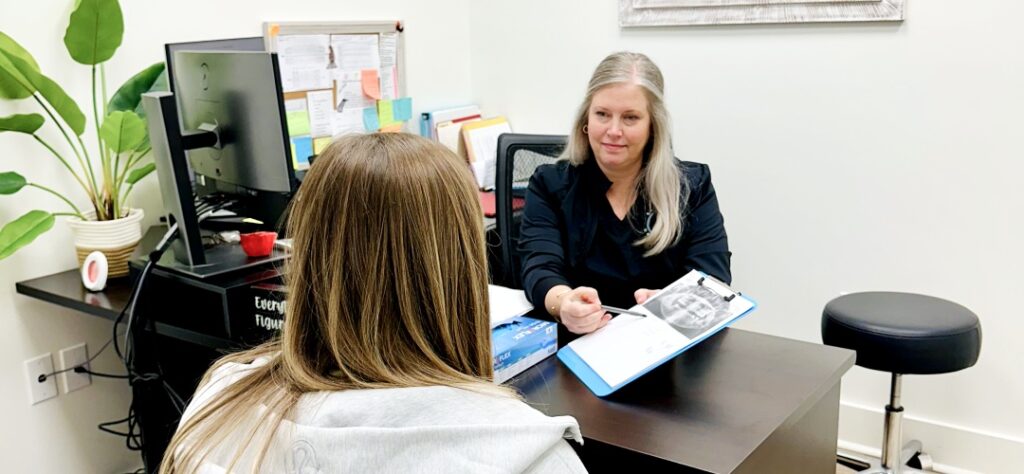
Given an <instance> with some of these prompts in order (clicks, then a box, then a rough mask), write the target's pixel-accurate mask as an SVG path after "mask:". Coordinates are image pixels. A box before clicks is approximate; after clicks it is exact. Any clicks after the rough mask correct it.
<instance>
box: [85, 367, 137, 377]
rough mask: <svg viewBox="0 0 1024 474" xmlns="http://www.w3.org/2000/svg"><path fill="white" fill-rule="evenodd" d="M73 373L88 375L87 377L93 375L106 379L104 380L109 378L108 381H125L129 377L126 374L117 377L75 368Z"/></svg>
mask: <svg viewBox="0 0 1024 474" xmlns="http://www.w3.org/2000/svg"><path fill="white" fill-rule="evenodd" d="M75 373H76V374H89V375H93V376H96V377H106V378H109V379H127V378H128V377H129V375H127V374H125V375H117V374H107V373H103V372H94V371H92V370H89V369H87V368H85V367H75Z"/></svg>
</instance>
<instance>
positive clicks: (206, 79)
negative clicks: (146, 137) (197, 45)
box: [143, 50, 298, 277]
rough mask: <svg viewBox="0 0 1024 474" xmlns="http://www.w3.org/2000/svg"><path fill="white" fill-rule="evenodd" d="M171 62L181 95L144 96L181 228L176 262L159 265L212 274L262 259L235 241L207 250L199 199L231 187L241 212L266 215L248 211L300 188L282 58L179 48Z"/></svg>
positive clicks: (172, 212)
mask: <svg viewBox="0 0 1024 474" xmlns="http://www.w3.org/2000/svg"><path fill="white" fill-rule="evenodd" d="M173 63H174V69H173V72H172V76H171V78H172V81H173V82H175V83H176V84H177V86H176V91H177V92H176V93H169V92H160V93H148V94H145V95H144V97H143V104H144V107H145V108H146V113H147V116H148V117H149V129H150V140H151V142H152V144H153V151H154V162H155V164H156V166H157V175H158V179H159V180H160V188H161V193H162V195H163V198H164V204H165V206H166V207H167V209H168V211H169V215H168V217H169V220H170V222H171V223H172V224H176V225H178V228H179V238H178V241H177V242H175V244H174V246H172V249H171V252H169V254H171V255H172V256H173V259H172V260H170V261H168V262H165V261H163V260H162V261H161V262H160V264H161V265H164V266H171V267H173V268H174V269H176V270H180V271H183V272H184V273H187V274H190V275H192V276H196V277H206V276H213V275H216V274H221V273H224V272H227V271H231V270H233V269H236V268H244V267H248V266H252V265H255V264H258V263H262V262H259V261H254V260H253V259H248V258H246V257H245V255H244V253H242V251H241V249H240V248H238V246H237V245H229V246H219V247H213V248H209V249H204V246H203V244H202V238H201V233H200V226H199V218H200V217H201V215H200V213H199V212H197V208H196V204H195V198H196V197H197V196H201V195H203V194H205V193H207V192H210V191H211V189H212V190H214V191H218V192H225V193H227V194H229V195H231V196H229V197H233V198H237V199H235V200H236V201H237V202H238V203H239V204H240V205H238V206H236V208H235V209H236V210H237V211H239V214H240V215H241V216H246V217H256V218H257V219H260V216H259V215H258V214H256V213H253V212H249V211H266V209H261V204H260V203H265V202H267V199H266V197H267V196H271V200H275V199H276V200H277V201H278V202H284V203H287V201H288V200H289V199H290V197H291V196H292V194H293V193H294V191H295V190H296V189H297V188H298V180H297V179H296V177H295V172H294V169H293V168H292V159H291V150H290V147H289V146H288V141H287V140H288V139H287V130H286V126H285V123H286V122H285V115H284V103H283V94H282V92H281V81H280V73H279V68H278V63H277V55H276V54H273V53H268V52H251V51H231V52H229V51H187V50H181V51H175V52H174V60H173ZM179 124H180V125H179ZM190 168H191V170H194V171H195V173H196V175H197V176H196V179H195V183H193V181H192V179H191V177H190V173H189V169H190ZM205 178H210V180H209V181H211V182H212V183H213V186H211V185H210V183H205V182H204V181H206V179H205ZM193 184H195V186H194V185H193ZM199 187H204V188H205V189H204V190H203V191H202V192H197V188H199ZM283 210H284V206H280V209H279V212H278V214H280V213H281V212H283ZM260 220H263V219H260ZM274 221H276V217H275V218H274V219H273V220H272V221H271V223H275V222H274ZM280 257H283V256H280Z"/></svg>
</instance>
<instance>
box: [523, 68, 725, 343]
mask: <svg viewBox="0 0 1024 474" xmlns="http://www.w3.org/2000/svg"><path fill="white" fill-rule="evenodd" d="M663 91H664V80H663V79H662V75H661V71H660V70H659V69H658V67H657V66H656V65H655V64H654V63H653V62H651V60H650V59H649V58H647V56H644V55H642V54H638V53H615V54H612V55H610V56H608V57H607V58H605V59H604V60H603V61H601V63H600V64H599V65H598V66H597V69H596V70H595V71H594V74H593V76H592V77H591V79H590V84H589V86H588V89H587V95H586V97H585V99H584V101H583V104H582V105H581V106H580V109H579V112H578V114H577V117H576V121H575V126H574V127H573V132H572V133H570V135H569V138H568V143H567V145H566V149H565V151H564V153H563V154H562V157H561V158H562V160H560V161H559V162H558V163H555V164H551V165H544V166H541V167H540V168H538V169H537V171H536V172H535V173H534V175H533V177H532V178H531V179H530V185H529V188H528V190H527V195H526V207H525V208H524V211H523V219H522V224H521V228H520V235H519V251H520V253H521V255H522V272H523V286H524V289H525V290H526V294H527V297H528V298H529V299H530V301H531V302H532V303H533V304H534V305H535V306H540V305H543V306H544V308H545V309H547V311H548V313H549V314H551V315H552V316H553V317H554V318H555V319H556V320H557V321H559V322H561V323H562V324H564V325H565V326H566V328H568V329H569V330H570V331H572V332H574V333H577V334H585V333H589V332H592V331H594V330H597V329H598V328H600V327H602V326H603V325H604V324H605V323H607V321H608V320H609V319H610V318H611V316H610V315H609V314H607V313H605V312H604V311H603V310H602V309H601V307H600V306H601V304H608V305H613V306H620V307H629V306H632V305H634V304H637V303H642V302H643V301H645V300H646V299H647V298H648V297H649V296H650V295H651V294H653V293H654V292H655V291H656V290H655V288H662V287H663V286H665V285H667V284H669V283H671V282H673V281H675V280H677V279H679V278H680V277H682V276H683V275H685V274H686V273H687V272H689V271H690V270H692V269H697V270H701V271H703V272H705V273H707V274H709V275H711V276H713V277H715V278H718V279H719V280H722V281H723V282H726V283H729V282H730V280H731V274H730V272H729V257H730V255H731V254H730V252H729V245H728V240H727V237H726V233H725V226H724V221H723V218H722V214H721V212H720V211H719V209H718V199H717V197H716V196H715V188H714V186H712V184H711V173H710V171H709V170H708V167H707V165H704V164H700V163H693V162H687V161H679V160H677V159H676V158H675V157H674V156H673V154H672V149H671V140H670V125H669V116H668V112H667V110H666V109H665V105H664V101H663Z"/></svg>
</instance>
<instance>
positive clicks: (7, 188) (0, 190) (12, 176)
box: [0, 171, 28, 194]
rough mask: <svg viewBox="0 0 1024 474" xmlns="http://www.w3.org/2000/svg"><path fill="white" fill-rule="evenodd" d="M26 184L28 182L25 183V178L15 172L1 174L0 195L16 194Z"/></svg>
mask: <svg viewBox="0 0 1024 474" xmlns="http://www.w3.org/2000/svg"><path fill="white" fill-rule="evenodd" d="M26 184H28V182H27V181H25V177H24V176H22V175H20V174H18V173H15V172H13V171H8V172H6V173H0V194H14V193H16V192H18V191H21V188H24V187H25V185H26Z"/></svg>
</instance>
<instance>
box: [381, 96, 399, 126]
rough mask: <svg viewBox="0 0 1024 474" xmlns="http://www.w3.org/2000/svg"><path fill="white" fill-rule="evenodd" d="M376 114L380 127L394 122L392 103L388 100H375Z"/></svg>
mask: <svg viewBox="0 0 1024 474" xmlns="http://www.w3.org/2000/svg"><path fill="white" fill-rule="evenodd" d="M377 116H378V117H380V126H381V128H384V127H387V126H389V125H391V124H393V123H395V122H396V120H395V109H394V104H393V103H392V102H391V101H390V100H378V101H377Z"/></svg>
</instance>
